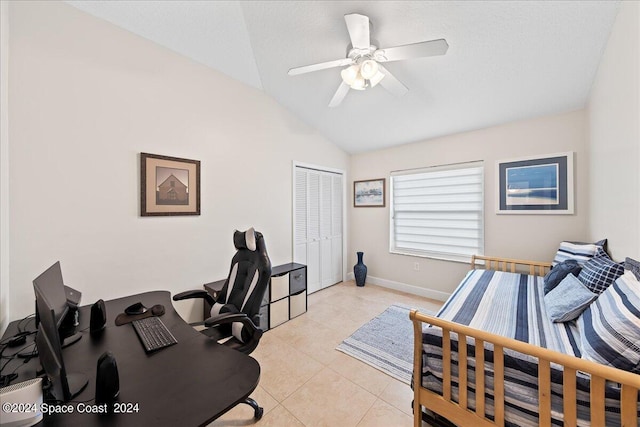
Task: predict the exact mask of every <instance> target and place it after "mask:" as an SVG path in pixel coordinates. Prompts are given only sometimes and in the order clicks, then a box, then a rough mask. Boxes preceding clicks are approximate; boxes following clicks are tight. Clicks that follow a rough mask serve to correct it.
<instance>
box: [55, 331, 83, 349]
mask: <svg viewBox="0 0 640 427" xmlns="http://www.w3.org/2000/svg"><path fill="white" fill-rule="evenodd" d="M80 338H82V334H81V333H80V332H76V333H75V334H73V335H69V336H68V337H64V338H63V339H62V342H61V343H60V344H61V345H62V348H65V347H69V346H70V345H71V344H74V343H77V342H78V341H80Z"/></svg>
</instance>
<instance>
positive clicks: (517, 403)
mask: <svg viewBox="0 0 640 427" xmlns="http://www.w3.org/2000/svg"><path fill="white" fill-rule="evenodd" d="M543 298H544V290H543V278H542V277H539V276H531V275H526V274H519V273H509V272H499V271H491V270H472V271H470V272H469V273H468V274H467V275H466V276H465V278H464V280H463V281H462V283H461V284H460V285H459V286H458V288H457V289H456V291H455V292H454V293H453V294H452V295H451V297H450V298H449V299H448V300H447V302H446V303H445V304H444V305H443V306H442V308H441V310H440V311H439V312H438V314H437V316H438V317H440V318H442V319H445V320H449V321H452V322H456V323H460V324H463V325H467V326H469V327H472V328H476V329H481V330H484V331H487V332H491V333H493V334H497V335H502V336H505V337H509V338H514V339H516V340H519V341H523V342H527V343H530V344H533V345H536V346H539V347H545V348H548V349H551V350H554V351H558V352H561V353H565V354H570V355H574V356H577V357H580V339H579V330H578V327H577V325H576V322H565V323H553V322H551V320H550V319H549V316H548V315H547V313H546V310H545V304H544V299H543ZM451 346H452V354H451V359H452V367H451V375H452V398H453V400H454V401H456V402H457V399H458V365H457V361H458V353H457V349H458V341H457V336H456V334H451ZM475 351H476V349H475V347H474V341H473V340H472V339H471V338H468V340H467V352H468V355H469V357H468V366H469V368H468V373H467V375H468V406H469V408H470V409H472V410H475V358H474V356H475ZM484 353H485V361H486V364H485V382H486V386H485V401H486V409H485V414H486V416H487V418H490V419H493V352H492V346H491V345H490V344H485V348H484ZM504 353H505V388H504V389H505V423H506V424H507V425H511V426H529V425H530V426H537V425H538V381H537V364H536V360H537V359H536V358H533V357H531V356H527V355H524V354H521V353H518V352H515V351H512V350H509V349H505V351H504ZM422 372H423V376H422V385H423V386H424V387H425V388H427V389H429V390H431V391H434V392H436V393H438V394H442V330H441V329H440V328H435V327H426V328H424V329H423V360H422ZM551 381H552V383H551V393H552V399H551V404H552V424H553V425H562V424H563V423H562V413H563V410H562V381H563V379H562V367H561V366H559V365H555V364H552V365H551ZM605 395H606V401H605V406H606V410H607V414H606V417H607V426H610V425H612V426H613V425H619V424H620V421H619V412H620V410H619V408H620V404H619V396H620V390H619V388H618V387H617V386H616V385H615V384H607V387H606V390H605ZM577 396H578V406H577V413H578V420H579V421H578V423H579V425H585V426H588V425H590V423H589V403H588V402H589V378H588V376H586V375H583V374H581V373H580V372H578V377H577Z"/></svg>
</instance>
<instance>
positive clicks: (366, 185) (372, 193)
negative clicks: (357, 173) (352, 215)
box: [353, 178, 385, 208]
mask: <svg viewBox="0 0 640 427" xmlns="http://www.w3.org/2000/svg"><path fill="white" fill-rule="evenodd" d="M384 181H385V180H384V178H379V179H369V180H366V181H354V182H353V207H355V208H361V207H378V208H382V207H384V202H385V194H384Z"/></svg>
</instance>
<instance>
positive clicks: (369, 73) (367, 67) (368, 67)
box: [360, 59, 379, 80]
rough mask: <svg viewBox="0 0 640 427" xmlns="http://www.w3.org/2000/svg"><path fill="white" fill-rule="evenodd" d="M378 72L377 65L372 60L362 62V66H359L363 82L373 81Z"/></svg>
mask: <svg viewBox="0 0 640 427" xmlns="http://www.w3.org/2000/svg"><path fill="white" fill-rule="evenodd" d="M378 70H379V67H378V63H377V62H376V61H374V60H372V59H367V60H366V61H362V64H360V74H361V75H362V77H363V78H364V79H365V80H371V79H373V77H375V76H376V74H377V73H378Z"/></svg>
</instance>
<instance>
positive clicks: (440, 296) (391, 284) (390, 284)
mask: <svg viewBox="0 0 640 427" xmlns="http://www.w3.org/2000/svg"><path fill="white" fill-rule="evenodd" d="M347 280H355V278H354V276H353V272H349V273H347ZM366 283H371V284H372V285H378V286H382V287H383V288H389V289H394V290H396V291H401V292H406V293H408V294H413V295H418V296H421V297H425V298H431V299H434V300H436V301H446V300H447V299H448V298H449V296H450V295H451V294H449V293H446V292H442V291H436V290H434V289H427V288H421V287H420V286H414V285H408V284H406V283H401V282H395V281H393V280H387V279H381V278H379V277H373V276H369V275H367V281H366Z"/></svg>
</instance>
